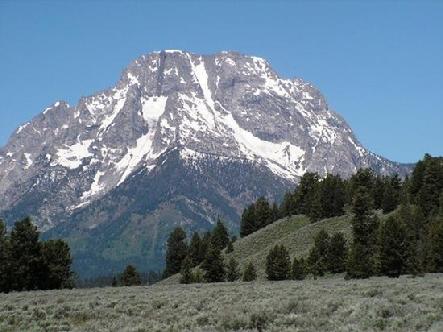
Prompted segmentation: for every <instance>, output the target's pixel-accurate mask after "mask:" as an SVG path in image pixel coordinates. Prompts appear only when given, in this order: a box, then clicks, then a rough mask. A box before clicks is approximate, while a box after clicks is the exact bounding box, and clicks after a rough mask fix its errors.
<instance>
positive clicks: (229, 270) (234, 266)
mask: <svg viewBox="0 0 443 332" xmlns="http://www.w3.org/2000/svg"><path fill="white" fill-rule="evenodd" d="M239 277H240V273H239V271H238V262H237V261H236V260H235V258H233V257H231V258H230V259H229V262H228V265H227V266H226V280H227V281H230V282H233V281H236V280H237V279H238V278H239Z"/></svg>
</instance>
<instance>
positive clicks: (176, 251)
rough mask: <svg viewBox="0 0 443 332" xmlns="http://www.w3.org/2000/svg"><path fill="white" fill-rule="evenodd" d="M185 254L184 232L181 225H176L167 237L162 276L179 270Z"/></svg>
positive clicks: (186, 251) (186, 249)
mask: <svg viewBox="0 0 443 332" xmlns="http://www.w3.org/2000/svg"><path fill="white" fill-rule="evenodd" d="M187 255H188V246H187V244H186V233H185V231H184V230H183V229H182V228H181V227H177V228H175V229H174V230H173V231H172V233H171V234H170V235H169V238H168V242H167V249H166V269H165V272H164V276H165V277H169V276H171V275H173V274H176V273H178V272H180V270H181V266H182V263H183V260H184V259H185V257H186V256H187Z"/></svg>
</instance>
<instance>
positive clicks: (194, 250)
mask: <svg viewBox="0 0 443 332" xmlns="http://www.w3.org/2000/svg"><path fill="white" fill-rule="evenodd" d="M205 254H206V253H205V251H204V245H203V242H202V239H201V238H200V235H199V234H198V233H197V232H195V233H194V234H193V235H192V238H191V243H190V244H189V256H190V258H191V262H192V266H193V267H194V266H197V265H199V264H200V263H201V262H203V260H204V259H205Z"/></svg>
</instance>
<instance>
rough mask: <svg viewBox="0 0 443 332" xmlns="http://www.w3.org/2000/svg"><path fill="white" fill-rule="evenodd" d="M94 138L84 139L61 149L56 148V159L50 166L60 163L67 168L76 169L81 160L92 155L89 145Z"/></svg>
mask: <svg viewBox="0 0 443 332" xmlns="http://www.w3.org/2000/svg"><path fill="white" fill-rule="evenodd" d="M93 141H94V140H92V139H90V140H84V141H82V142H78V143H76V144H73V145H71V146H67V147H66V148H63V149H58V150H57V152H56V154H57V160H56V161H55V162H54V163H51V166H56V165H61V166H63V167H66V168H69V169H76V168H78V167H79V166H80V165H81V164H82V160H83V159H84V158H87V157H91V156H93V154H92V153H91V152H89V147H90V145H91V144H92V142H93Z"/></svg>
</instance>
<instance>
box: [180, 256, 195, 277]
mask: <svg viewBox="0 0 443 332" xmlns="http://www.w3.org/2000/svg"><path fill="white" fill-rule="evenodd" d="M192 266H193V262H192V259H191V257H190V256H189V255H188V256H186V258H185V259H184V260H183V264H182V268H181V271H180V273H181V277H180V283H181V284H190V283H192V282H193V275H192Z"/></svg>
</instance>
